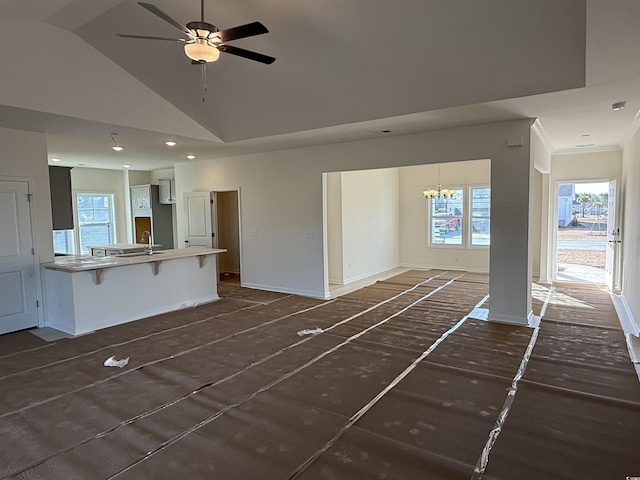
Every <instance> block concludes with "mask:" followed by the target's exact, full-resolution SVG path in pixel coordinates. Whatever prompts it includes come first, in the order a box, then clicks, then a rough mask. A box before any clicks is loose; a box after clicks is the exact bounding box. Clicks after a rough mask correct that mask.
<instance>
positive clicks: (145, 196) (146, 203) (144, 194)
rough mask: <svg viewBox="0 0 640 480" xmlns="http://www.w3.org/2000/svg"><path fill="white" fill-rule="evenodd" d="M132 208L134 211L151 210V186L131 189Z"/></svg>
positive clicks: (139, 186)
mask: <svg viewBox="0 0 640 480" xmlns="http://www.w3.org/2000/svg"><path fill="white" fill-rule="evenodd" d="M131 208H132V209H133V210H148V209H150V208H151V185H136V186H134V187H131Z"/></svg>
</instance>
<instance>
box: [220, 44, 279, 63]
mask: <svg viewBox="0 0 640 480" xmlns="http://www.w3.org/2000/svg"><path fill="white" fill-rule="evenodd" d="M218 50H220V51H221V52H225V53H230V54H231V55H237V56H239V57H243V58H248V59H249V60H255V61H256V62H260V63H266V64H267V65H271V64H272V63H273V62H275V61H276V59H275V58H274V57H269V56H267V55H263V54H262V53H257V52H252V51H250V50H245V49H244V48H238V47H233V46H231V45H219V46H218Z"/></svg>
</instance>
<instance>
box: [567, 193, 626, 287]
mask: <svg viewBox="0 0 640 480" xmlns="http://www.w3.org/2000/svg"><path fill="white" fill-rule="evenodd" d="M610 183H613V189H614V190H613V198H614V203H615V182H608V181H606V182H604V181H601V182H564V183H560V184H558V188H557V194H558V195H557V205H558V222H557V225H556V229H557V231H556V280H557V281H559V282H570V283H590V284H595V285H605V284H608V285H609V288H611V289H613V286H612V285H611V283H610V282H608V281H607V274H606V272H607V269H608V268H610V266H609V267H608V265H609V264H610V262H612V261H613V258H611V259H609V258H608V257H609V256H610V254H609V253H607V232H609V231H611V229H613V226H612V224H613V222H615V207H611V205H610V201H609V197H610V196H611V192H610Z"/></svg>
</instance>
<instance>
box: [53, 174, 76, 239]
mask: <svg viewBox="0 0 640 480" xmlns="http://www.w3.org/2000/svg"><path fill="white" fill-rule="evenodd" d="M71 168H73V167H54V166H50V167H49V187H50V190H49V191H50V193H51V220H52V222H53V229H54V230H70V229H72V228H73V199H72V195H71Z"/></svg>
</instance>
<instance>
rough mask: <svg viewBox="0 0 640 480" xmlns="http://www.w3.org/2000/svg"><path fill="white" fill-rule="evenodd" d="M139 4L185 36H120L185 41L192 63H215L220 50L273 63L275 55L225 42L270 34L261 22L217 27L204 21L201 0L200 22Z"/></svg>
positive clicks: (122, 34)
mask: <svg viewBox="0 0 640 480" xmlns="http://www.w3.org/2000/svg"><path fill="white" fill-rule="evenodd" d="M138 5H140V6H141V7H143V8H145V9H147V10H148V11H150V12H151V13H153V14H154V15H157V16H158V17H160V18H161V19H163V20H164V21H165V22H167V23H169V24H170V25H173V26H174V27H175V28H177V29H178V30H180V31H181V32H182V33H183V34H184V35H186V38H167V37H151V36H147V35H129V34H124V33H117V34H116V35H118V36H119V37H125V38H141V39H146V40H166V41H170V42H180V43H184V53H185V54H186V55H187V57H189V58H190V59H191V63H192V64H202V65H203V66H204V64H205V63H207V62H215V61H216V60H217V59H218V57H219V56H220V52H224V53H230V54H231V55H237V56H238V57H243V58H247V59H249V60H254V61H256V62H261V63H266V64H267V65H269V64H271V63H273V62H275V60H276V59H275V58H274V57H270V56H268V55H263V54H262V53H257V52H252V51H250V50H245V49H244V48H239V47H234V46H232V45H227V42H230V41H232V40H238V39H240V38H246V37H252V36H254V35H262V34H263V33H269V30H267V28H266V27H265V26H264V25H263V24H262V23H260V22H253V23H248V24H246V25H240V26H238V27H233V28H228V29H226V30H218V27H216V26H215V25H212V24H210V23H207V22H205V21H204V0H201V2H200V21H195V22H189V23H187V25H186V26H185V25H182V24H181V23H179V22H177V21H175V20H174V19H173V18H171V17H170V16H169V15H167V14H166V13H164V12H163V11H162V10H160V9H159V8H158V7H156V6H155V5H152V4H150V3H144V2H138Z"/></svg>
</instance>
